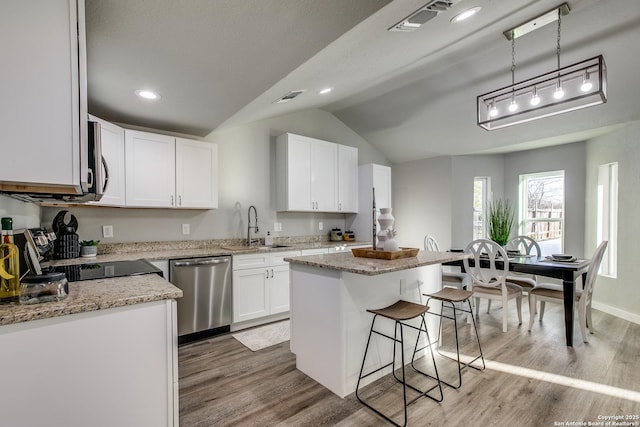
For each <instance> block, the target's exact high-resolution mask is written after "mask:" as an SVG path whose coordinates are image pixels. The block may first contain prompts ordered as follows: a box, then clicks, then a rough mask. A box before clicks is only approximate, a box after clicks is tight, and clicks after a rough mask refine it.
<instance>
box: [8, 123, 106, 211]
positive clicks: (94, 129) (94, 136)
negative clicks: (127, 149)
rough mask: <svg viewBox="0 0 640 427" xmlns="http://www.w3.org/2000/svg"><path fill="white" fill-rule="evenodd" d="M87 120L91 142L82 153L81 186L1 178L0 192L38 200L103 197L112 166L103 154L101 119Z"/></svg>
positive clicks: (34, 200) (51, 200)
mask: <svg viewBox="0 0 640 427" xmlns="http://www.w3.org/2000/svg"><path fill="white" fill-rule="evenodd" d="M87 123H88V126H87V134H88V138H86V141H87V142H86V144H85V145H84V146H83V147H82V149H81V153H80V157H81V164H82V171H81V172H80V173H81V176H80V186H79V187H78V188H67V187H64V188H58V187H56V186H52V185H46V184H43V185H36V184H29V185H24V184H20V183H12V182H4V181H0V193H2V194H6V195H7V196H10V197H13V198H15V199H18V200H22V201H24V202H34V203H43V202H58V203H62V202H64V203H84V202H88V201H97V200H100V199H101V198H102V194H103V193H104V191H105V190H106V188H107V184H108V182H109V168H108V166H107V163H106V160H105V159H104V157H103V156H102V142H101V139H100V123H98V122H93V121H90V122H87ZM83 127H84V124H83ZM51 167H53V168H55V167H56V165H55V164H52V165H51Z"/></svg>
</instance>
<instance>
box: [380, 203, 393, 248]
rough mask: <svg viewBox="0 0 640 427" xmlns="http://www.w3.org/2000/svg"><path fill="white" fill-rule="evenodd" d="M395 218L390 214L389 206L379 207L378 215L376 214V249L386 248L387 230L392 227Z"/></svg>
mask: <svg viewBox="0 0 640 427" xmlns="http://www.w3.org/2000/svg"><path fill="white" fill-rule="evenodd" d="M394 221H395V218H394V217H393V215H391V208H380V215H378V224H380V229H379V231H378V242H379V243H378V249H382V250H385V251H386V250H387V249H386V248H385V241H386V240H387V239H388V237H389V236H388V234H387V231H388V230H389V229H390V228H392V227H393V223H394Z"/></svg>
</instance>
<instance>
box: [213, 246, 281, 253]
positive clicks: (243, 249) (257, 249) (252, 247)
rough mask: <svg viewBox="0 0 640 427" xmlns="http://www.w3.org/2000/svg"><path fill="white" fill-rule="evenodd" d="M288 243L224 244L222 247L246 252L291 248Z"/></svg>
mask: <svg viewBox="0 0 640 427" xmlns="http://www.w3.org/2000/svg"><path fill="white" fill-rule="evenodd" d="M290 247H291V246H288V245H269V246H266V245H263V246H251V247H249V246H223V247H222V249H226V250H229V251H235V252H246V251H266V250H269V249H279V248H290Z"/></svg>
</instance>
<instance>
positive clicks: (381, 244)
mask: <svg viewBox="0 0 640 427" xmlns="http://www.w3.org/2000/svg"><path fill="white" fill-rule="evenodd" d="M387 238H388V235H387V230H380V231H379V232H378V245H377V246H376V248H377V249H378V250H381V251H384V250H385V249H384V243H385V241H386V240H387Z"/></svg>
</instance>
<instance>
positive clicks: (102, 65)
mask: <svg viewBox="0 0 640 427" xmlns="http://www.w3.org/2000/svg"><path fill="white" fill-rule="evenodd" d="M426 3H428V1H427V0H393V1H390V0H215V1H212V0H190V1H188V2H176V1H172V0H110V1H101V0H86V16H87V19H86V20H87V56H88V87H89V111H90V112H91V113H93V114H95V115H97V116H100V117H102V118H105V119H107V120H112V121H115V122H119V123H126V124H133V125H137V126H144V127H149V128H153V129H158V130H166V131H172V132H180V133H186V134H190V135H195V136H205V135H207V134H208V133H209V132H211V131H212V130H214V129H216V128H220V127H226V126H235V125H240V124H243V123H247V122H251V121H255V120H262V119H267V118H270V117H274V116H278V115H282V114H287V113H291V112H295V111H299V110H304V109H308V108H321V109H325V110H327V111H329V112H331V113H333V114H334V115H335V116H336V117H338V118H339V119H340V120H342V121H343V122H344V123H345V124H346V125H347V126H349V127H350V128H352V129H353V130H354V131H355V132H357V133H358V134H359V135H361V136H362V137H363V138H365V139H366V140H367V141H369V142H370V143H371V144H372V145H374V146H375V147H376V148H378V149H379V150H380V151H381V152H383V153H384V154H385V155H386V156H387V158H389V159H390V160H392V161H394V162H402V161H408V160H414V159H421V158H427V157H433V156H438V155H449V154H454V155H457V154H471V153H482V152H504V151H512V150H518V149H525V148H534V147H539V146H544V145H553V144H559V143H567V142H574V141H580V140H585V139H588V138H590V137H593V136H596V135H599V134H602V133H605V132H608V131H610V130H612V129H615V128H617V127H619V126H620V125H621V124H624V123H627V122H629V121H634V120H640V108H639V107H640V102H638V100H639V99H640V84H638V82H637V73H636V70H638V69H639V68H640V55H637V49H638V48H637V46H638V45H640V1H637V0H615V1H613V0H569V1H567V3H568V4H569V6H570V9H571V12H570V13H569V14H568V15H567V16H565V17H563V19H562V32H561V34H562V37H561V46H562V50H561V59H562V65H567V64H570V63H573V62H577V61H579V60H583V59H587V58H591V57H593V56H596V55H600V54H602V55H604V58H605V61H606V63H607V67H608V76H609V81H608V95H609V100H608V102H607V103H606V104H604V105H600V106H594V107H590V108H586V109H584V110H580V111H575V112H571V113H566V114H562V115H559V116H555V117H550V118H545V119H541V120H537V121H533V122H530V123H525V124H521V125H517V126H513V127H511V128H506V129H500V130H495V131H491V132H488V131H485V130H483V129H481V128H479V127H478V126H477V125H476V96H477V95H479V94H482V93H485V92H488V91H490V90H493V89H497V88H499V87H503V86H506V85H507V84H509V83H510V81H511V75H510V67H511V43H510V42H509V41H508V40H507V39H506V38H505V37H504V36H503V35H502V33H503V32H504V31H505V30H508V29H510V28H512V27H514V26H516V25H518V24H520V23H522V22H525V21H527V20H529V19H531V18H534V17H535V16H538V15H540V14H542V13H543V12H546V11H547V10H550V9H552V8H554V7H557V6H558V5H559V4H561V3H562V2H561V1H551V0H508V1H498V0H454V1H453V4H452V6H451V8H450V9H448V10H445V11H443V12H441V13H439V14H438V15H437V16H436V17H434V18H433V19H431V20H430V21H428V22H427V23H425V24H424V25H423V26H422V27H421V28H419V29H418V30H416V31H414V32H408V33H404V32H390V31H387V29H388V28H389V27H391V26H392V25H394V24H395V23H397V22H398V21H400V20H402V19H403V18H404V17H406V16H407V15H409V14H410V13H411V12H413V11H415V10H417V9H418V8H420V7H421V6H423V5H425V4H426ZM473 6H481V7H482V10H481V11H480V12H479V13H478V14H477V15H476V16H474V17H473V18H472V19H469V20H468V21H463V22H461V23H458V24H453V23H451V22H450V20H451V18H452V17H453V16H454V15H455V14H456V13H458V12H460V11H462V10H464V9H467V8H470V7H473ZM556 36H557V25H556V24H554V25H547V26H545V27H543V28H540V29H538V30H536V31H534V32H532V33H530V34H527V35H526V36H523V37H521V38H519V39H517V42H516V62H517V68H516V80H524V79H525V78H529V77H532V76H534V75H537V74H541V73H544V72H548V71H551V70H553V69H555V66H556V57H555V52H556V51H555V46H556ZM324 87H332V88H333V91H332V92H331V93H329V94H326V95H320V94H318V91H319V90H320V89H322V88H324ZM140 88H151V89H154V90H156V91H158V92H159V93H160V94H161V96H162V98H161V99H160V100H159V101H155V102H149V101H143V100H140V99H138V98H137V97H136V96H135V95H134V91H135V90H136V89H140ZM300 89H302V90H305V92H303V93H302V94H301V95H300V96H298V97H297V98H296V99H294V100H292V101H290V102H288V103H283V104H277V103H274V102H273V101H275V100H276V99H278V98H279V97H281V96H282V95H284V94H286V93H287V92H289V91H291V90H300ZM337 142H339V141H337Z"/></svg>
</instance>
